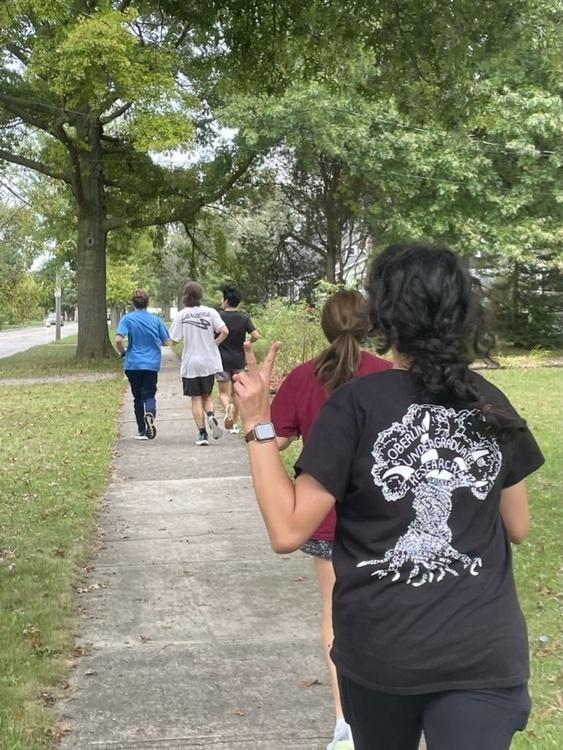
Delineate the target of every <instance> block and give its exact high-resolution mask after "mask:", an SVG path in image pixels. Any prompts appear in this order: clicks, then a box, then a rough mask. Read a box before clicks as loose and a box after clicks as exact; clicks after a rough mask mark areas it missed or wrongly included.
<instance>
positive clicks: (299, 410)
mask: <svg viewBox="0 0 563 750" xmlns="http://www.w3.org/2000/svg"><path fill="white" fill-rule="evenodd" d="M316 361H317V360H316V359H311V360H309V361H308V362H304V363H303V364H302V365H299V366H298V367H296V368H295V369H294V370H292V371H291V372H290V373H289V375H288V376H287V377H286V378H285V380H284V381H283V383H282V384H281V386H280V388H279V390H278V392H277V393H276V395H275V397H274V400H273V401H272V407H271V413H272V422H273V423H274V426H275V428H276V433H277V434H278V435H279V436H280V437H287V438H289V437H302V438H303V442H305V441H306V440H307V438H308V436H309V432H310V431H311V427H312V426H313V423H314V422H315V420H316V419H317V417H318V416H319V412H320V410H321V407H322V406H323V404H324V403H325V401H326V400H327V398H328V394H327V392H326V390H325V387H324V385H322V384H321V383H320V382H319V381H318V380H317V378H316V377H315V364H316ZM390 367H392V365H391V362H388V361H387V360H385V359H381V358H380V357H374V356H373V355H372V354H368V352H362V357H361V359H360V366H359V368H358V376H360V377H361V376H362V375H371V374H372V373H374V372H381V371H382V370H388V369H389V368H390ZM335 528H336V511H335V510H334V508H333V509H332V510H331V511H330V513H329V514H328V516H327V517H326V518H325V520H324V521H323V522H322V524H321V525H320V526H319V528H318V529H317V530H316V531H315V533H314V534H313V535H312V539H324V540H326V541H329V542H332V541H334V530H335Z"/></svg>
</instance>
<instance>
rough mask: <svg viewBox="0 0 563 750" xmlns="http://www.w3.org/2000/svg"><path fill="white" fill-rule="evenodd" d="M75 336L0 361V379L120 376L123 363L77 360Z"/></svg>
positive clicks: (118, 360) (104, 360) (113, 359)
mask: <svg viewBox="0 0 563 750" xmlns="http://www.w3.org/2000/svg"><path fill="white" fill-rule="evenodd" d="M75 353H76V336H68V337H67V338H64V339H61V341H53V342H51V343H49V344H43V345H41V346H34V347H32V348H31V349H28V350H27V351H25V352H19V353H18V354H14V355H12V356H11V357H2V358H1V359H0V378H25V377H41V376H44V375H67V374H70V375H72V374H73V373H79V372H116V373H117V372H119V371H120V370H121V369H122V362H121V360H120V359H119V358H118V357H117V356H116V357H115V358H112V359H102V360H94V361H91V360H86V361H84V360H77V359H76V357H75Z"/></svg>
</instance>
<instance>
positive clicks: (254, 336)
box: [250, 328, 260, 343]
mask: <svg viewBox="0 0 563 750" xmlns="http://www.w3.org/2000/svg"><path fill="white" fill-rule="evenodd" d="M259 338H260V334H259V333H258V331H257V330H256V328H255V329H254V330H253V331H252V333H251V334H250V341H252V343H254V342H255V341H258V339H259Z"/></svg>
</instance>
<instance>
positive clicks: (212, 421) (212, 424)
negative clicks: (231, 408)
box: [207, 416, 223, 440]
mask: <svg viewBox="0 0 563 750" xmlns="http://www.w3.org/2000/svg"><path fill="white" fill-rule="evenodd" d="M207 424H208V425H209V431H210V432H211V434H212V435H213V439H214V440H219V438H220V437H221V435H222V434H223V430H222V429H221V428H220V427H219V422H218V421H217V417H215V416H212V417H207Z"/></svg>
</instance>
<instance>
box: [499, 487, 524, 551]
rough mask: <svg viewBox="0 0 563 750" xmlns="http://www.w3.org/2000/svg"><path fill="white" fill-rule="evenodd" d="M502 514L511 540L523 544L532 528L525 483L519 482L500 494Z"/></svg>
mask: <svg viewBox="0 0 563 750" xmlns="http://www.w3.org/2000/svg"><path fill="white" fill-rule="evenodd" d="M500 516H501V518H502V521H503V523H504V526H505V528H506V533H507V536H508V538H509V540H510V541H511V542H512V543H513V544H521V543H522V542H523V541H524V539H525V538H526V537H527V536H528V532H529V530H530V513H529V509H528V493H527V492H526V485H525V483H524V482H523V481H522V482H518V484H514V485H513V486H512V487H507V488H506V489H504V490H503V491H502V493H501V496H500Z"/></svg>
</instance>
